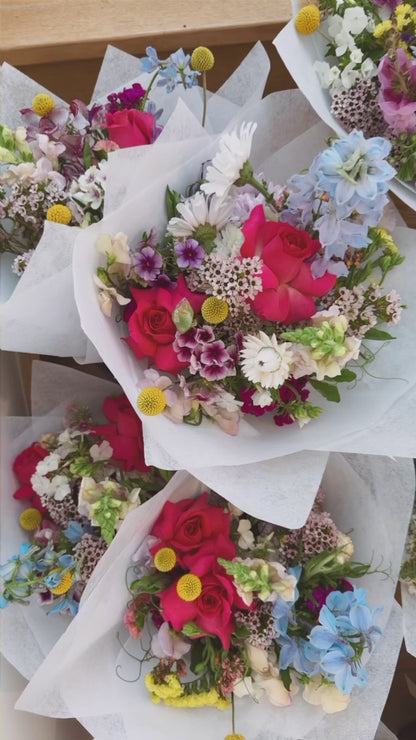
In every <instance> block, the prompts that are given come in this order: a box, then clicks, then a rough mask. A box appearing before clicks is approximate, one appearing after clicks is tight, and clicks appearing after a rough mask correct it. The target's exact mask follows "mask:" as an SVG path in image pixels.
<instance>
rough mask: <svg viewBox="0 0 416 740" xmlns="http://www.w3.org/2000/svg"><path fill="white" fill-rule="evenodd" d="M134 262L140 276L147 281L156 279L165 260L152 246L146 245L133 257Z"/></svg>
mask: <svg viewBox="0 0 416 740" xmlns="http://www.w3.org/2000/svg"><path fill="white" fill-rule="evenodd" d="M133 264H134V267H135V270H136V272H137V274H138V276H139V277H141V278H142V279H143V280H146V281H147V282H150V281H151V280H156V278H157V276H158V275H159V273H160V268H161V267H162V264H163V260H162V258H161V256H160V254H159V253H158V252H156V251H155V250H154V249H152V247H144V248H143V249H142V250H141V251H140V252H139V253H136V254H135V255H134V257H133Z"/></svg>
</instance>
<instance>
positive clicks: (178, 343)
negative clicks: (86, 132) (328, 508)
mask: <svg viewBox="0 0 416 740" xmlns="http://www.w3.org/2000/svg"><path fill="white" fill-rule="evenodd" d="M266 100H267V99H266ZM266 100H265V101H263V102H264V103H266ZM260 113H261V106H260ZM259 120H262V118H261V117H260V119H259ZM263 123H264V122H263ZM266 125H267V124H266ZM254 130H255V125H254V124H242V126H241V128H240V130H239V132H238V131H233V132H231V133H227V134H224V136H223V137H222V138H221V139H220V141H219V144H218V146H217V147H214V146H211V147H207V148H206V149H204V152H203V154H202V157H201V156H199V159H197V160H196V162H195V163H194V165H193V180H192V177H191V176H190V175H191V174H192V173H191V165H190V164H189V163H187V164H186V165H181V164H180V163H178V164H177V166H176V167H175V169H173V170H171V171H170V172H169V173H167V175H166V178H165V179H164V180H162V179H159V181H158V182H157V183H154V186H153V187H151V188H144V189H143V190H142V192H140V193H138V194H137V196H136V198H135V199H134V201H131V203H130V204H127V205H126V206H124V207H123V208H121V209H120V210H119V211H117V212H115V213H114V214H112V215H110V216H109V217H108V218H107V219H104V220H103V221H102V222H101V223H100V225H97V226H94V227H92V228H91V230H89V233H88V234H81V235H80V237H79V239H78V240H77V244H76V251H75V262H74V271H75V294H76V300H77V305H78V308H79V311H80V315H81V322H82V326H83V328H84V331H85V332H86V334H87V336H89V338H90V339H91V341H92V342H93V343H94V344H95V346H96V348H97V350H98V352H99V354H100V356H101V357H102V358H103V360H104V361H105V362H106V364H107V366H108V367H109V368H110V369H111V371H112V372H113V374H114V375H115V377H116V378H117V379H118V381H119V382H120V384H121V386H122V387H123V389H124V390H125V392H126V394H127V395H128V397H129V399H130V401H131V403H132V404H133V405H135V404H136V403H137V404H138V409H139V413H140V414H141V415H142V419H143V423H144V433H145V449H146V459H147V460H148V461H151V462H152V463H154V464H157V465H160V466H161V467H164V468H170V467H176V468H179V469H180V468H186V469H191V471H192V472H195V475H197V477H198V478H199V479H201V480H203V481H204V482H206V483H207V484H209V485H212V486H214V484H213V482H212V479H210V474H211V468H213V467H215V466H223V468H224V469H227V470H228V471H229V472H228V473H227V475H222V477H221V476H220V475H218V483H215V485H216V486H217V490H218V491H219V492H220V493H221V494H222V495H224V496H225V497H226V498H227V499H228V500H231V501H232V502H233V503H238V505H239V506H240V508H241V507H243V508H244V509H245V510H246V511H248V512H249V513H251V514H253V515H261V514H262V513H263V514H264V512H262V511H261V510H259V509H257V511H255V510H253V507H254V506H255V501H253V497H252V496H251V490H249V487H250V485H251V481H250V483H249V484H248V485H247V482H246V498H245V501H242V500H241V498H240V500H239V502H237V501H236V500H235V498H234V497H235V492H236V490H237V489H239V492H240V495H241V485H244V468H243V471H241V472H240V475H239V478H238V481H237V478H236V473H235V468H236V467H237V466H239V465H245V466H246V467H247V465H248V464H249V463H257V462H258V461H264V460H272V459H275V458H276V457H281V456H284V455H290V454H292V453H297V452H299V451H301V450H325V449H334V448H336V449H344V450H351V449H355V450H358V449H360V448H361V449H366V448H365V446H364V447H363V445H366V444H367V443H368V444H369V445H370V447H371V451H373V450H374V447H373V446H374V445H377V439H376V440H375V441H374V438H373V435H372V434H370V433H369V431H368V430H369V427H370V426H371V425H376V424H378V425H380V426H383V427H385V425H386V421H387V418H388V417H387V416H386V413H389V412H388V409H389V408H390V407H391V406H392V405H394V404H395V403H396V402H398V401H399V399H400V396H401V395H402V394H403V393H404V392H406V391H407V390H410V388H413V385H414V378H412V377H411V376H412V373H413V370H412V369H411V368H410V366H409V363H408V360H406V362H404V361H403V359H401V360H400V362H397V361H398V359H399V355H401V350H400V346H402V351H403V352H404V351H405V352H406V354H407V353H408V352H412V349H411V346H410V345H412V344H413V343H412V342H411V335H412V323H413V322H412V319H411V318H410V317H411V315H412V311H413V307H412V306H411V301H412V295H411V294H412V292H413V291H412V289H411V286H410V284H409V285H408V286H406V285H405V282H403V281H404V280H406V270H404V269H403V268H401V267H400V263H401V261H402V257H401V256H400V252H403V249H402V248H401V244H400V252H399V251H398V249H397V247H396V245H395V242H394V241H392V240H391V237H390V236H389V235H388V233H387V232H386V231H385V230H384V229H383V228H382V225H381V223H380V220H381V218H382V211H383V207H384V205H385V204H386V203H387V198H386V195H385V193H386V190H387V188H388V181H389V179H390V178H391V176H392V174H393V170H392V168H391V166H390V165H389V164H388V163H387V162H386V160H385V155H386V154H387V151H388V147H389V144H388V142H387V141H385V140H383V139H380V138H374V139H371V140H368V141H367V140H365V139H364V138H363V137H362V135H360V134H359V133H357V132H354V133H352V134H350V135H349V136H348V137H347V138H345V139H344V140H340V141H337V142H334V143H333V144H332V146H331V147H330V148H328V149H326V150H325V151H323V152H321V153H320V154H318V155H317V157H316V158H315V159H314V161H313V163H312V164H311V165H310V167H309V170H308V172H307V173H304V174H303V175H296V176H294V177H293V178H291V180H289V182H288V183H287V184H286V183H280V184H279V185H277V184H275V183H276V178H275V179H274V182H272V183H271V182H270V181H269V180H266V179H265V178H264V177H262V176H261V175H259V174H256V173H259V172H260V173H261V171H262V169H261V167H262V165H261V163H259V164H257V163H256V161H255V157H254V156H252V155H251V153H250V150H251V143H252V138H253V134H254ZM263 132H264V125H263V131H262V133H263ZM253 143H254V144H255V137H254V140H253ZM262 145H263V152H264V141H262ZM254 152H255V150H254ZM207 158H209V159H211V160H212V163H211V164H208V166H206V167H205V168H204V171H203V173H202V180H200V179H199V178H200V177H201V170H200V167H201V159H202V160H205V159H207ZM344 165H345V167H347V168H348V172H347V171H346V169H345V168H344ZM277 172H278V171H277ZM370 172H371V174H370ZM268 177H269V178H270V168H269V170H268ZM192 181H194V182H195V181H196V182H195V186H193V187H192V188H191V192H192V195H190V196H189V197H186V195H185V194H186V192H187V191H186V188H188V187H189V185H190V184H191V183H192ZM166 184H168V186H169V187H168V191H167V194H168V197H167V202H168V213H167V216H166V212H165V186H166ZM149 206H150V207H149ZM137 214H140V217H138V215H137ZM120 228H122V229H123V232H122V233H121V232H120ZM404 233H405V234H406V232H404ZM410 233H411V232H409V237H410ZM406 238H407V237H406ZM354 245H355V246H354ZM403 246H404V242H403ZM94 248H95V254H94ZM406 251H407V250H406ZM103 254H106V255H107V256H106V259H105V260H103V258H102V257H101V255H103ZM408 259H412V257H411V255H410V256H408ZM393 268H395V269H394V272H393V273H392V274H391V275H390V274H387V273H390V269H393ZM94 273H95V274H94ZM407 274H408V273H407ZM94 281H95V285H94ZM96 286H97V287H98V291H97V287H96ZM373 291H375V292H373ZM399 295H401V296H402V299H401V298H400V297H399ZM387 296H389V297H388V298H387ZM391 301H393V303H394V307H393V303H391ZM402 301H406V304H407V306H408V310H407V312H404V314H405V316H404V318H402V321H401V323H400V324H399V325H398V326H394V331H393V333H394V336H396V337H397V339H396V341H395V343H394V344H395V345H397V346H398V349H396V347H395V350H394V351H392V349H391V347H389V346H383V348H382V350H381V351H380V352H379V351H378V350H379V349H380V344H379V341H380V340H381V341H382V342H383V343H384V344H385V343H388V341H389V338H390V337H391V336H392V334H390V333H389V332H388V331H386V330H385V327H384V326H383V323H384V322H385V321H387V322H388V323H389V324H394V323H395V322H396V320H397V319H398V318H399V313H400V311H401V309H400V306H401V303H402ZM100 305H101V307H102V309H103V311H102V312H101V314H100V308H99V306H100ZM115 306H117V309H116V311H115ZM382 306H384V308H383V309H382V308H381V307H382ZM390 311H391V312H392V313H389V312H390ZM112 312H114V313H113V314H112ZM388 314H389V315H388ZM406 314H407V315H406ZM116 317H117V320H116V321H115V320H114V319H115V318H116ZM370 317H371V318H370ZM118 318H122V321H119V320H118ZM380 325H381V327H380ZM402 332H403V334H402ZM120 337H123V341H120ZM404 348H406V349H404ZM393 355H394V359H393ZM402 358H403V356H402ZM371 360H372V361H373V364H372V366H371V370H370V371H369V372H368V373H367V366H368V362H369V361H371ZM347 363H348V366H347ZM396 363H397V364H396ZM149 366H150V367H149ZM373 376H377V380H375V378H374V377H373ZM361 377H362V380H361V381H360V382H358V381H359V379H360V378H361ZM394 378H402V380H394ZM403 381H404V382H403ZM340 399H341V403H339V404H338V403H337V402H338V401H339V400H340ZM321 410H322V414H321V415H320V412H321ZM395 411H396V409H395V408H394V410H393V412H392V413H393V414H394V413H395ZM161 412H162V413H161ZM146 415H147V418H146ZM400 416H401V418H402V417H403V416H405V413H404V414H403V411H400ZM153 417H154V418H153ZM307 422H310V423H309V424H307ZM402 422H403V419H402V421H401V422H400V423H402ZM173 424H176V427H175V428H174V427H173ZM392 424H393V421H392ZM299 426H303V428H302V429H299ZM173 429H175V431H174V433H172V431H173ZM354 435H355V438H354ZM412 437H413V442H414V434H413V435H412ZM406 439H407V438H405V437H403V436H402V435H401V436H400V440H399V438H397V437H396V446H395V452H396V453H397V454H399V455H400V454H406V453H405V452H402V445H403V444H404V443H405V444H406ZM354 445H356V446H354ZM387 451H388V452H389V453H390V452H391V446H390V443H389V444H387V445H384V441H383V442H382V443H381V444H380V447H379V448H378V452H379V453H380V452H387ZM190 452H191V454H190ZM376 452H377V450H376ZM162 461H163V462H162ZM233 468H234V469H233ZM207 471H208V472H207ZM259 471H260V474H261V475H262V474H263V473H264V472H265V468H264V467H263V468H261V467H259V466H258V465H257V466H255V473H256V474H257V475H258V474H259ZM290 472H291V475H290ZM293 479H294V476H293V467H292V470H291V471H289V478H288V480H289V484H288V486H287V487H286V486H285V483H284V482H283V483H282V491H281V495H282V496H284V497H285V498H286V501H287V500H289V498H290V493H291V490H290V484H291V482H292V481H293ZM233 484H234V485H233ZM311 503H312V502H311V501H310V504H309V509H310V506H311ZM309 509H308V511H309ZM308 511H306V513H305V518H306V516H307V513H308ZM268 518H269V519H270V520H271V521H279V517H277V518H276V511H275V512H271V511H269V514H268ZM304 520H305V519H303V522H302V523H304ZM280 521H281V519H280ZM292 526H294V525H292Z"/></svg>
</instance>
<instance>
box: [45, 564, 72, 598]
mask: <svg viewBox="0 0 416 740" xmlns="http://www.w3.org/2000/svg"><path fill="white" fill-rule="evenodd" d="M51 573H56V570H51ZM71 586H72V575H71V574H70V573H64V574H63V576H62V581H61V582H60V584H59V585H58V586H55V588H50V589H49V591H50V592H51V594H55V596H62V594H66V592H67V591H69V589H70V588H71Z"/></svg>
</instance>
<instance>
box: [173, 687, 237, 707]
mask: <svg viewBox="0 0 416 740" xmlns="http://www.w3.org/2000/svg"><path fill="white" fill-rule="evenodd" d="M164 702H165V704H166V705H167V706H169V707H190V708H194V707H216V708H217V709H228V707H229V706H230V702H229V701H228V699H224V698H223V697H222V696H220V695H219V693H218V691H217V690H216V689H214V688H211V689H210V690H209V691H201V692H199V693H195V694H185V695H184V696H179V697H176V698H169V699H164Z"/></svg>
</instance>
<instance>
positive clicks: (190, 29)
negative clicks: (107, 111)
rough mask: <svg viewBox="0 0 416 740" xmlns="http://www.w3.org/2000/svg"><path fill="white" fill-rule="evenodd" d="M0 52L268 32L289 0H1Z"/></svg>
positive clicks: (219, 39) (12, 56)
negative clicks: (196, 0)
mask: <svg viewBox="0 0 416 740" xmlns="http://www.w3.org/2000/svg"><path fill="white" fill-rule="evenodd" d="M0 2H1V5H0V21H1V23H0V60H1V61H3V60H6V61H8V62H9V63H10V64H14V65H26V64H42V63H50V62H62V61H69V60H76V59H95V58H97V57H101V56H102V55H103V53H104V51H105V48H106V46H107V44H109V43H110V44H114V45H116V46H119V47H120V48H122V49H124V50H125V51H129V52H131V53H135V54H141V53H142V52H143V51H144V49H145V47H146V46H147V45H148V44H149V43H152V44H153V45H154V46H156V48H157V49H158V50H159V51H165V50H167V49H173V48H176V47H178V46H181V45H183V46H187V47H189V48H193V47H195V46H198V45H201V44H202V45H207V46H209V45H212V46H217V45H220V44H222V45H224V44H228V45H234V44H244V43H249V42H251V43H252V42H253V41H256V40H258V39H260V40H269V41H270V40H272V39H273V38H274V36H275V35H276V33H277V32H278V30H279V28H281V27H282V25H284V24H285V23H286V22H287V21H288V19H289V18H290V17H291V4H290V0H210V2H208V3H205V4H203V3H201V4H196V3H190V2H189V1H186V2H185V0H174V1H173V0H158V2H157V3H149V2H147V0H146V1H145V0H54V1H53V3H51V2H50V1H48V0H14V2H12V3H11V2H9V0H0Z"/></svg>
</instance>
